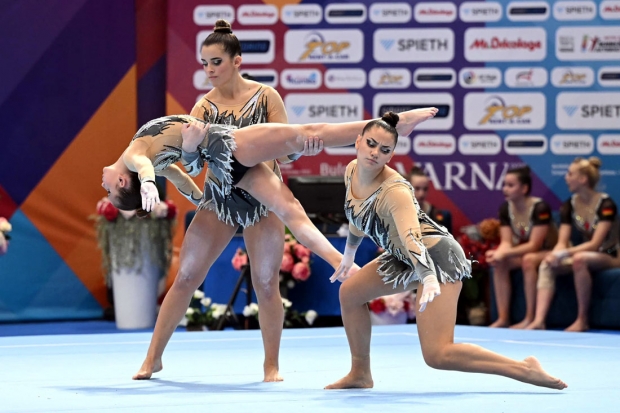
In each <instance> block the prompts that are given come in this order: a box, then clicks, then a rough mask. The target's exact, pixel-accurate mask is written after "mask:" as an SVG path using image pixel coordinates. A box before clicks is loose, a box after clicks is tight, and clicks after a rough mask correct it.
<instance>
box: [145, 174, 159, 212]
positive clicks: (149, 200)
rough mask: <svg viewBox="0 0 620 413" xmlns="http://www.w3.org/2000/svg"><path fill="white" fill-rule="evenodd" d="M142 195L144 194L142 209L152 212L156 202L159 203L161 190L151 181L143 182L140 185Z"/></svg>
mask: <svg viewBox="0 0 620 413" xmlns="http://www.w3.org/2000/svg"><path fill="white" fill-rule="evenodd" d="M140 195H142V209H143V210H145V211H146V212H151V211H152V210H153V208H154V207H155V204H159V191H158V190H157V187H156V186H155V184H154V183H153V182H151V181H147V182H143V183H142V185H140Z"/></svg>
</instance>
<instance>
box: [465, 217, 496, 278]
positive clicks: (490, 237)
mask: <svg viewBox="0 0 620 413" xmlns="http://www.w3.org/2000/svg"><path fill="white" fill-rule="evenodd" d="M499 226H500V223H499V220H497V219H495V218H487V219H485V220H483V221H481V222H480V223H479V224H478V225H471V226H468V227H464V228H462V229H461V232H462V233H461V235H460V236H459V237H458V238H457V241H458V242H459V244H461V247H463V250H464V251H465V256H466V257H467V258H469V259H472V260H474V261H476V262H477V266H478V267H480V268H482V269H487V268H489V264H488V263H487V260H486V256H485V254H486V252H487V251H489V250H492V249H495V248H497V246H498V245H499ZM474 265H475V263H474Z"/></svg>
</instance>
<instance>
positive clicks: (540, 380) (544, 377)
mask: <svg viewBox="0 0 620 413" xmlns="http://www.w3.org/2000/svg"><path fill="white" fill-rule="evenodd" d="M523 362H524V363H525V365H526V366H527V368H528V372H527V375H526V378H524V379H523V381H524V382H525V383H530V384H533V385H535V386H541V387H548V388H550V389H556V390H563V389H565V388H567V387H568V385H567V384H566V383H564V382H563V381H562V380H560V379H558V378H555V377H553V376H550V375H549V373H547V372H546V371H545V370H543V368H542V366H541V365H540V362H539V361H538V360H537V359H536V357H532V356H530V357H527V358H526V359H525V360H523Z"/></svg>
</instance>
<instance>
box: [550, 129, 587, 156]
mask: <svg viewBox="0 0 620 413" xmlns="http://www.w3.org/2000/svg"><path fill="white" fill-rule="evenodd" d="M550 145H551V152H552V153H554V154H556V155H589V154H591V153H592V152H593V151H594V139H593V138H592V136H591V135H587V134H579V135H577V134H575V135H565V134H556V135H553V136H552V137H551V142H550Z"/></svg>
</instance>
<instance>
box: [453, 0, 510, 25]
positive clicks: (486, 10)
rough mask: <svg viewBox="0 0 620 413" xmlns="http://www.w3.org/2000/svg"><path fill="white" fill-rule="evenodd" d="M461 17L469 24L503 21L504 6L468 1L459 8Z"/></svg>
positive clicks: (494, 3) (494, 2) (495, 3)
mask: <svg viewBox="0 0 620 413" xmlns="http://www.w3.org/2000/svg"><path fill="white" fill-rule="evenodd" d="M459 17H460V18H461V20H463V21H464V22H467V23H479V22H496V21H499V20H501V19H502V5H501V4H500V3H498V2H496V1H490V2H486V1H466V2H463V3H461V6H460V7H459Z"/></svg>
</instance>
